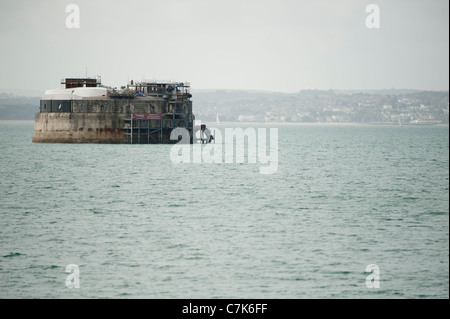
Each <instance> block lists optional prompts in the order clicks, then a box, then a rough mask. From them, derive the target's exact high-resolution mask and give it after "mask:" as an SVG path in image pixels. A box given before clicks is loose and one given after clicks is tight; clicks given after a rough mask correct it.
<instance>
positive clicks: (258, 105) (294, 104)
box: [194, 89, 449, 125]
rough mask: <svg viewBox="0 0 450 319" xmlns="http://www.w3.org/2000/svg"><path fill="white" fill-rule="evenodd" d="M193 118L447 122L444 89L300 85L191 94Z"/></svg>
mask: <svg viewBox="0 0 450 319" xmlns="http://www.w3.org/2000/svg"><path fill="white" fill-rule="evenodd" d="M194 97H195V100H194V113H195V115H196V118H197V119H201V120H204V121H216V120H217V119H218V120H219V121H223V122H227V121H229V122H269V123H270V122H287V123H289V122H291V123H379V124H396V125H397V124H400V125H403V124H405V125H407V124H428V125H436V124H448V122H449V92H448V91H445V92H440V91H414V90H395V89H392V90H382V91H381V90H380V91H365V92H357V91H333V90H329V91H321V90H304V91H300V92H298V93H295V94H287V93H275V92H258V91H255V92H251V91H236V90H230V91H227V90H216V91H203V92H198V93H194Z"/></svg>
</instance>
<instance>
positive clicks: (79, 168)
mask: <svg viewBox="0 0 450 319" xmlns="http://www.w3.org/2000/svg"><path fill="white" fill-rule="evenodd" d="M267 127H269V126H267ZM272 127H278V135H279V167H278V171H277V172H276V173H275V174H272V175H261V174H259V166H260V164H258V163H257V164H248V163H245V164H205V163H203V164H180V165H174V164H173V163H172V162H171V160H170V150H171V147H172V146H171V145H94V144H88V145H71V144H33V143H31V138H32V135H33V123H32V122H0V163H1V165H0V178H1V179H0V216H1V217H0V218H1V228H0V297H1V298H448V297H449V266H448V264H449V155H448V154H449V129H448V127H409V126H403V127H398V126H391V127H390V126H326V125H306V126H272ZM69 264H76V265H78V267H79V271H80V277H79V278H80V288H79V289H69V288H67V287H66V278H67V276H68V275H69V273H66V272H65V271H66V266H67V265H69ZM369 264H376V265H377V266H378V267H379V270H380V278H379V283H380V288H378V289H377V288H372V289H370V288H367V287H366V277H367V276H368V275H369V274H370V273H369V272H366V266H367V265H369Z"/></svg>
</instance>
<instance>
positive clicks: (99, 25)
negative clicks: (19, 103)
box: [0, 0, 449, 94]
mask: <svg viewBox="0 0 450 319" xmlns="http://www.w3.org/2000/svg"><path fill="white" fill-rule="evenodd" d="M70 4H75V5H76V6H77V7H78V8H79V20H78V21H79V27H78V28H70V26H72V25H73V23H74V22H75V21H76V20H75V19H74V14H75V12H73V11H69V12H66V8H67V6H68V5H70ZM369 4H376V5H377V6H378V8H379V15H378V17H379V20H378V21H379V28H368V26H367V24H366V22H367V21H366V20H370V21H375V20H372V18H373V17H375V16H374V14H375V13H374V12H373V11H369V12H366V7H367V6H368V5H369ZM368 18H370V19H368ZM67 20H69V21H68V22H69V23H67ZM86 75H88V76H90V77H95V76H101V78H102V83H103V84H104V85H108V86H121V85H125V84H126V83H127V82H128V81H130V80H134V81H135V82H139V81H142V80H145V79H147V80H171V81H177V82H190V84H191V88H192V89H193V90H195V89H243V90H264V91H277V92H286V93H291V92H297V91H299V90H305V89H319V90H329V89H333V90H361V89H390V88H397V89H419V90H448V89H449V1H448V0H227V1H223V0H222V1H217V0H164V1H161V0H159V1H153V0H147V1H139V0H127V1H118V0H89V1H85V0H70V1H64V0H33V1H24V0H14V1H13V0H8V1H6V0H0V91H8V90H9V91H13V90H14V91H16V92H20V93H24V94H26V93H30V94H39V92H41V93H42V94H43V92H44V91H45V90H46V89H51V88H58V87H61V84H60V81H61V79H62V78H65V77H84V76H86Z"/></svg>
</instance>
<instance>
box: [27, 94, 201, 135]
mask: <svg viewBox="0 0 450 319" xmlns="http://www.w3.org/2000/svg"><path fill="white" fill-rule="evenodd" d="M50 102H55V101H53V100H52V101H50ZM48 103H49V100H41V112H40V113H37V114H36V116H35V124H34V137H33V142H36V143H127V142H128V141H127V138H128V137H127V135H126V134H125V130H124V120H125V119H126V118H130V117H131V115H132V114H133V113H152V114H168V113H179V114H184V119H183V120H180V119H177V120H176V121H172V119H170V116H169V118H164V119H163V121H162V123H161V124H162V127H163V128H164V131H163V136H162V142H163V143H170V142H171V141H170V139H169V136H170V131H169V128H171V127H174V125H175V126H181V127H186V126H188V123H192V121H193V119H194V115H193V114H192V101H190V100H181V101H170V102H169V101H168V100H165V99H162V98H156V97H148V96H146V97H136V98H134V99H116V98H110V97H106V96H104V97H92V98H83V99H81V100H71V101H70V105H67V110H66V109H61V110H59V108H57V107H56V106H55V108H43V105H44V106H45V104H48ZM55 103H56V104H55ZM55 103H53V104H55V105H57V104H59V103H60V101H56V102H55ZM61 103H62V102H61ZM45 109H51V110H52V111H51V112H46V111H45ZM69 111H70V112H69ZM161 124H160V125H161ZM152 125H153V124H152ZM152 127H153V126H152ZM151 135H152V136H153V138H154V139H155V140H157V139H158V134H155V133H152V134H151ZM166 135H167V136H166Z"/></svg>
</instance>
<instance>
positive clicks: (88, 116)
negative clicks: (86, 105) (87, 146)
mask: <svg viewBox="0 0 450 319" xmlns="http://www.w3.org/2000/svg"><path fill="white" fill-rule="evenodd" d="M122 118H125V114H120V113H37V114H36V117H35V122H34V136H33V142H35V143H125V142H126V136H125V135H124V131H123V120H122Z"/></svg>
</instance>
